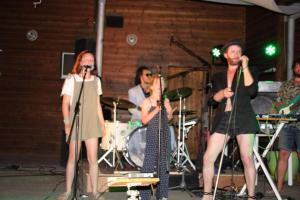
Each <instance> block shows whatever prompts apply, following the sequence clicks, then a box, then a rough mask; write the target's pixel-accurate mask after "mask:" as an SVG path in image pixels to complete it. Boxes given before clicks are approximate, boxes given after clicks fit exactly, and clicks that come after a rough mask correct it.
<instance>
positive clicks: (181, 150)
mask: <svg viewBox="0 0 300 200" xmlns="http://www.w3.org/2000/svg"><path fill="white" fill-rule="evenodd" d="M178 96H179V116H178V118H179V122H178V137H177V139H178V144H177V152H174V153H177V163H175V165H176V168H177V170H178V171H181V183H180V185H178V186H175V187H171V188H169V189H171V190H173V189H182V190H184V191H186V192H187V193H188V194H189V195H190V196H191V197H193V196H194V194H193V193H192V192H191V191H190V190H189V189H188V188H187V185H186V182H185V172H186V171H188V172H189V170H188V169H187V167H186V166H185V163H186V162H187V161H188V162H189V163H190V165H191V167H192V168H193V169H194V170H196V167H195V165H194V164H193V163H192V161H191V159H190V156H189V153H188V149H187V147H186V144H185V137H186V133H187V131H186V128H185V126H184V123H185V114H183V115H182V109H181V108H182V95H180V94H178ZM183 101H184V107H183V108H184V109H185V98H184V100H183ZM182 116H183V119H182V120H181V117H182ZM181 123H183V124H182V125H181ZM189 129H190V128H189ZM189 129H188V130H189ZM181 130H182V131H181ZM181 134H182V135H181ZM184 158H185V160H183V159H184Z"/></svg>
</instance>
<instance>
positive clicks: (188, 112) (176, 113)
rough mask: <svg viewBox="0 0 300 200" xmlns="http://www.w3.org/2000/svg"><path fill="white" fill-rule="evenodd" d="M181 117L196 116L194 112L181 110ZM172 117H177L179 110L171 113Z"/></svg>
mask: <svg viewBox="0 0 300 200" xmlns="http://www.w3.org/2000/svg"><path fill="white" fill-rule="evenodd" d="M181 114H182V115H193V114H196V111H195V110H181ZM173 115H179V110H176V111H174V112H173Z"/></svg>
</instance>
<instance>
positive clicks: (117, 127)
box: [101, 121, 130, 151]
mask: <svg viewBox="0 0 300 200" xmlns="http://www.w3.org/2000/svg"><path fill="white" fill-rule="evenodd" d="M105 129H106V136H105V137H109V139H107V140H103V139H102V141H107V142H109V144H101V147H102V149H105V150H108V149H109V148H110V147H113V145H114V139H115V143H116V148H117V150H118V151H123V150H124V149H125V147H126V138H127V136H128V135H129V133H130V127H129V126H128V124H127V123H122V122H119V121H116V123H114V122H111V121H105ZM114 131H115V134H114Z"/></svg>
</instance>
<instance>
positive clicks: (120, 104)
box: [101, 97, 136, 109]
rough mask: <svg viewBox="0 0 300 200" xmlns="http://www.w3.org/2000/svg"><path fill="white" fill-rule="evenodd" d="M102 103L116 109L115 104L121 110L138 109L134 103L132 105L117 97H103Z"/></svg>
mask: <svg viewBox="0 0 300 200" xmlns="http://www.w3.org/2000/svg"><path fill="white" fill-rule="evenodd" d="M101 102H102V103H104V104H106V105H108V106H110V107H114V103H115V104H116V107H117V108H119V109H129V108H135V107H136V105H134V104H133V103H131V102H130V101H128V100H125V99H120V98H116V97H102V98H101Z"/></svg>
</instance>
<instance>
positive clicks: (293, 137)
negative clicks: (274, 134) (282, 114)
mask: <svg viewBox="0 0 300 200" xmlns="http://www.w3.org/2000/svg"><path fill="white" fill-rule="evenodd" d="M295 144H296V149H297V152H300V129H298V128H296V127H294V126H290V125H288V124H286V125H284V127H283V128H282V130H281V131H280V134H279V148H280V149H285V150H288V151H293V147H294V145H295Z"/></svg>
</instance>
